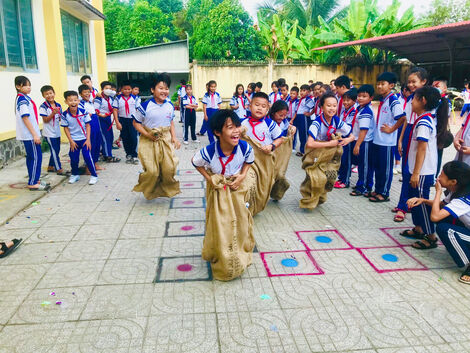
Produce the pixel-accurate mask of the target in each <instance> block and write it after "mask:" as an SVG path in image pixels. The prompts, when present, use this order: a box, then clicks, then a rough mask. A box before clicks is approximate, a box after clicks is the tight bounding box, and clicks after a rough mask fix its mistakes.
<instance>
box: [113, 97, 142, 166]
mask: <svg viewBox="0 0 470 353" xmlns="http://www.w3.org/2000/svg"><path fill="white" fill-rule="evenodd" d="M138 105H140V100H139V98H137V97H136V96H134V95H132V94H131V95H130V96H129V97H125V96H124V95H122V94H120V95H118V96H117V97H116V98H115V99H114V100H113V108H114V109H117V111H118V119H119V122H120V123H121V125H122V129H121V138H122V142H123V144H124V150H125V151H126V157H129V156H130V157H132V158H137V131H136V129H135V127H134V124H133V118H132V115H133V114H134V113H135V108H136V107H137V106H138Z"/></svg>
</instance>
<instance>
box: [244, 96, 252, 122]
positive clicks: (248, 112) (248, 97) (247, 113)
mask: <svg viewBox="0 0 470 353" xmlns="http://www.w3.org/2000/svg"><path fill="white" fill-rule="evenodd" d="M253 95H254V93H253V92H251V93H248V92H247V91H245V97H246V98H247V99H248V105H247V106H246V117H247V118H249V117H250V116H251V109H250V105H251V100H252V99H253Z"/></svg>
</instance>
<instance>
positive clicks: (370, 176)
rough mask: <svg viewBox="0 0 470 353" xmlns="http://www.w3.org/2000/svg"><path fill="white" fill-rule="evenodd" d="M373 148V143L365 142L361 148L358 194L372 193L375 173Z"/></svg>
mask: <svg viewBox="0 0 470 353" xmlns="http://www.w3.org/2000/svg"><path fill="white" fill-rule="evenodd" d="M371 147H372V141H363V142H362V143H361V147H359V156H358V158H357V172H358V179H357V183H356V191H357V192H362V193H364V192H366V191H371V190H372V186H373V185H374V171H373V168H372V167H371V166H372V163H373V160H372V157H373V154H372V153H371ZM352 149H353V148H352Z"/></svg>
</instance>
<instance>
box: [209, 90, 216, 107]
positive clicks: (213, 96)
mask: <svg viewBox="0 0 470 353" xmlns="http://www.w3.org/2000/svg"><path fill="white" fill-rule="evenodd" d="M210 95H211V102H212V106H213V107H214V106H215V93H211V94H210Z"/></svg>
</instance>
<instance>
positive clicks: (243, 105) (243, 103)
mask: <svg viewBox="0 0 470 353" xmlns="http://www.w3.org/2000/svg"><path fill="white" fill-rule="evenodd" d="M238 98H240V102H241V103H242V107H243V109H244V110H246V109H245V102H244V99H243V98H244V97H243V96H238Z"/></svg>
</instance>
